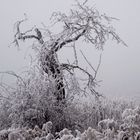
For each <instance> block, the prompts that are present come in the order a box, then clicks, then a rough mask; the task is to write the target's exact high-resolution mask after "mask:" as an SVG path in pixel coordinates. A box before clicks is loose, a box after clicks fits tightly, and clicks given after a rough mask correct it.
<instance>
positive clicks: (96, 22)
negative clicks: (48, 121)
mask: <svg viewBox="0 0 140 140" xmlns="http://www.w3.org/2000/svg"><path fill="white" fill-rule="evenodd" d="M75 7H76V8H73V9H71V10H70V14H69V15H66V14H65V13H61V12H55V13H53V14H52V17H51V20H52V21H53V23H54V25H57V24H59V23H60V24H61V25H62V30H61V31H60V33H58V34H53V33H52V32H51V31H50V30H49V29H47V28H46V26H45V25H44V24H43V30H42V29H40V28H36V27H33V28H32V29H30V30H27V31H26V32H22V31H21V27H20V25H21V24H22V23H23V22H24V21H26V20H27V18H25V19H23V20H21V21H18V22H17V23H16V26H15V27H16V34H15V36H14V42H13V43H15V44H16V45H17V46H19V41H25V40H27V39H34V40H37V42H38V46H39V50H40V51H39V62H40V65H41V68H42V69H43V71H44V72H45V73H46V74H47V75H48V76H51V77H52V78H53V79H54V81H55V87H56V92H55V93H54V95H55V96H56V98H57V101H58V102H60V101H62V100H64V99H65V96H66V89H65V84H64V78H65V77H64V75H63V71H64V70H67V71H68V72H69V73H71V74H72V73H73V72H74V69H78V70H80V71H82V72H83V73H85V74H86V75H87V76H88V80H87V86H86V87H85V88H84V89H86V88H88V89H89V90H90V91H91V93H93V94H94V95H95V96H96V97H99V96H101V95H100V94H99V93H98V92H97V91H96V90H95V86H96V84H97V81H96V76H97V72H98V69H99V66H100V63H101V57H100V60H99V64H98V66H97V68H94V67H93V66H92V65H91V64H90V62H89V61H88V60H87V58H86V57H85V55H84V54H83V52H81V53H82V55H83V57H84V59H85V60H86V62H87V63H88V64H89V66H90V67H91V68H92V70H93V71H94V75H92V74H90V73H89V72H88V71H87V70H85V69H84V68H81V67H80V66H79V65H78V59H77V52H76V49H75V47H77V46H75V45H74V44H75V42H77V41H78V40H80V39H82V40H84V41H85V42H87V43H91V44H93V46H94V47H95V48H97V49H103V46H104V44H105V42H106V41H107V40H108V39H109V38H110V37H112V38H113V39H114V40H116V41H117V43H122V44H124V45H125V46H126V44H125V43H124V42H123V41H122V39H121V38H120V37H119V36H118V35H117V34H116V32H115V30H114V28H113V27H112V26H111V25H110V22H111V21H112V20H114V18H112V17H108V16H106V15H105V14H104V15H101V14H100V13H99V12H98V11H97V10H96V9H95V8H90V7H89V6H87V1H85V2H84V3H83V4H81V3H79V2H77V3H76V5H75ZM68 44H69V45H73V48H74V55H75V61H76V63H75V64H69V63H65V64H64V63H60V62H59V60H58V57H57V53H58V51H59V50H60V49H62V48H63V47H64V46H66V45H68Z"/></svg>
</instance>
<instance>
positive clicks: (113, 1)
mask: <svg viewBox="0 0 140 140" xmlns="http://www.w3.org/2000/svg"><path fill="white" fill-rule="evenodd" d="M72 4H74V1H73V0H59V1H58V0H12V1H9V0H4V1H2V0H0V18H1V23H0V71H7V70H10V71H15V72H18V71H21V70H22V69H23V67H24V66H27V65H28V64H29V61H28V60H29V59H28V55H27V54H26V52H27V48H25V45H24V44H22V45H21V48H20V50H18V49H17V48H16V47H13V46H12V47H8V46H9V44H10V43H11V42H12V41H13V25H14V23H15V22H16V21H17V20H19V19H22V18H23V17H24V13H26V14H27V15H28V18H29V21H28V22H27V23H26V24H25V26H27V27H30V26H31V25H32V26H34V25H37V26H40V25H41V23H42V22H43V23H45V24H46V25H47V23H48V22H49V18H50V16H51V14H52V12H54V11H62V12H68V10H69V9H70V8H71V6H72ZM89 5H92V6H95V7H96V8H97V9H98V10H99V11H100V12H101V13H106V14H107V15H108V16H111V17H115V18H118V19H119V20H116V21H114V22H113V23H112V24H113V25H114V27H115V28H116V32H117V33H118V34H119V35H120V37H121V38H122V39H123V40H124V41H125V42H126V43H127V45H128V47H125V46H123V45H121V44H117V43H116V42H114V41H111V40H110V41H108V42H107V43H106V45H105V46H104V50H103V51H97V50H95V49H94V47H92V46H89V47H88V48H87V47H86V49H85V52H84V54H85V55H86V56H87V58H88V60H89V61H90V62H91V63H92V64H93V66H95V63H97V62H98V54H100V53H102V63H101V67H100V69H99V73H98V77H97V79H99V80H102V82H101V83H100V87H98V90H99V91H100V92H101V93H102V94H104V95H106V96H108V97H116V98H137V99H140V86H139V84H140V55H139V53H140V48H139V44H140V39H139V32H140V27H139V26H140V17H139V13H140V2H139V0H123V1H122V0H94V1H93V0H89ZM80 45H82V44H80ZM82 47H85V46H82ZM64 51H65V53H66V54H65V55H62V54H63V52H60V54H61V55H60V58H61V59H63V56H64V57H65V58H64V59H65V60H66V59H69V57H70V53H69V52H68V51H66V49H65V50H64ZM82 62H83V61H82ZM81 65H82V64H81ZM83 65H84V62H83ZM9 80H11V79H9ZM9 82H10V81H9Z"/></svg>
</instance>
